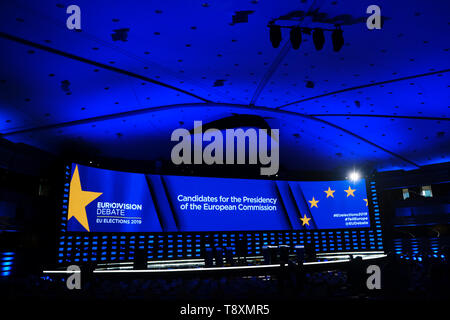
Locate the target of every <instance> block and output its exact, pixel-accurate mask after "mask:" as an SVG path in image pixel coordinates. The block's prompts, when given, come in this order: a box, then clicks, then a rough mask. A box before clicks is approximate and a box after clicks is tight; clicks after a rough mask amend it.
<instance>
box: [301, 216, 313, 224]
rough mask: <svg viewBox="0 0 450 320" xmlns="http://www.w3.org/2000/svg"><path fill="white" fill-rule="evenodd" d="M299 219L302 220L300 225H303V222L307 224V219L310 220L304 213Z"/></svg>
mask: <svg viewBox="0 0 450 320" xmlns="http://www.w3.org/2000/svg"><path fill="white" fill-rule="evenodd" d="M300 220H302V226H304V225H305V224H307V225H308V226H309V220H311V218H307V217H306V214H304V215H303V218H300Z"/></svg>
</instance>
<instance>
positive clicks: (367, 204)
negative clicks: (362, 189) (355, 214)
mask: <svg viewBox="0 0 450 320" xmlns="http://www.w3.org/2000/svg"><path fill="white" fill-rule="evenodd" d="M363 200H364V201H365V202H366V207H368V206H369V201H367V199H363Z"/></svg>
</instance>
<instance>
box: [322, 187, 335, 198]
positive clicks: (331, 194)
mask: <svg viewBox="0 0 450 320" xmlns="http://www.w3.org/2000/svg"><path fill="white" fill-rule="evenodd" d="M335 191H336V190H331V189H330V187H328V190H325V191H324V192H325V193H326V194H327V198H328V197H332V198H334V195H333V193H334V192H335Z"/></svg>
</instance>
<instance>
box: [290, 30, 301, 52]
mask: <svg viewBox="0 0 450 320" xmlns="http://www.w3.org/2000/svg"><path fill="white" fill-rule="evenodd" d="M290 38H291V44H292V48H294V49H295V50H297V49H298V48H300V44H301V43H302V29H300V27H294V28H292V29H291V33H290Z"/></svg>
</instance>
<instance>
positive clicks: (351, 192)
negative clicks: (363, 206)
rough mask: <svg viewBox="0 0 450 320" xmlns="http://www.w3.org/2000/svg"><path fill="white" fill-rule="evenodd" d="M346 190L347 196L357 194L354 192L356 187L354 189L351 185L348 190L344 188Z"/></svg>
mask: <svg viewBox="0 0 450 320" xmlns="http://www.w3.org/2000/svg"><path fill="white" fill-rule="evenodd" d="M344 191H345V192H347V198H348V197H349V196H353V197H354V196H355V195H354V194H353V192H355V191H356V189H352V188H350V186H348V189H347V190H344Z"/></svg>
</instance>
